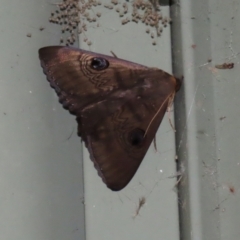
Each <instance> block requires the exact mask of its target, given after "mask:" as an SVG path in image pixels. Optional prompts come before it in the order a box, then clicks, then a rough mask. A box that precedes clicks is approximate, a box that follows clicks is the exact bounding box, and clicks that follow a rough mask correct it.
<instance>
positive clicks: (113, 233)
mask: <svg viewBox="0 0 240 240" xmlns="http://www.w3.org/2000/svg"><path fill="white" fill-rule="evenodd" d="M102 2H103V1H102ZM163 9H164V14H168V11H169V8H168V7H167V6H166V7H164V8H163ZM145 30H146V27H145V26H143V25H142V24H135V23H132V22H131V23H129V24H127V25H125V26H122V25H121V19H119V17H118V15H117V14H116V12H115V11H109V10H107V9H105V8H103V9H102V17H101V24H100V27H98V28H97V27H95V28H88V30H87V37H88V38H89V39H90V40H91V41H92V43H93V44H92V46H90V47H89V46H87V44H86V43H85V42H84V41H83V40H84V38H83V37H82V38H80V47H81V48H84V49H87V50H91V51H93V52H99V53H104V54H108V55H111V53H110V51H113V52H114V53H115V54H116V55H117V57H119V58H123V59H126V60H129V61H134V62H138V63H141V64H144V65H147V66H150V67H158V68H161V69H163V70H165V71H168V72H171V41H170V28H169V27H167V28H166V29H164V32H163V36H162V37H161V38H159V39H158V42H157V45H156V46H153V45H152V40H151V38H150V37H149V36H148V35H147V34H146V33H145ZM170 117H171V118H172V119H173V113H171V114H170ZM157 150H158V152H156V151H155V150H154V147H153V146H151V147H150V149H149V151H148V153H147V156H146V157H145V159H144V160H143V162H142V164H141V166H140V168H139V170H138V171H137V173H136V175H135V176H134V178H133V179H132V181H131V182H130V184H129V185H128V186H127V187H126V188H125V189H123V190H122V191H120V192H112V191H111V190H109V189H108V188H107V187H106V186H105V184H104V183H103V182H102V180H101V179H100V177H99V176H98V175H97V171H96V170H95V168H94V167H93V163H92V162H91V161H90V160H89V153H88V151H87V150H86V149H85V148H84V182H85V187H84V189H85V206H86V210H85V212H86V238H87V239H89V240H90V239H91V240H93V239H98V240H106V239H111V240H118V239H124V240H128V239H129V240H132V239H138V240H146V239H151V240H155V239H174V240H177V239H179V230H178V209H177V204H178V197H177V193H176V191H175V189H174V185H175V183H176V178H171V176H173V175H174V174H175V173H176V166H175V142H174V132H173V130H172V128H171V126H170V124H169V121H168V118H167V116H166V118H165V119H164V120H163V122H162V124H161V127H160V128H159V131H158V133H157ZM141 197H145V198H146V204H145V205H144V206H143V208H142V209H141V211H140V215H138V216H136V217H135V218H134V215H135V213H136V209H137V205H138V202H139V198H141Z"/></svg>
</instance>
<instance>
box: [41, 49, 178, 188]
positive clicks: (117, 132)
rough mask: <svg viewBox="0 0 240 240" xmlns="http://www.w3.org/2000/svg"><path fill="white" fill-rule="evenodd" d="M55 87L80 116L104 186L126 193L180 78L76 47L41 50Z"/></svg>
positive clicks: (64, 102)
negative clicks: (127, 186)
mask: <svg viewBox="0 0 240 240" xmlns="http://www.w3.org/2000/svg"><path fill="white" fill-rule="evenodd" d="M39 58H40V61H41V65H42V68H43V71H44V73H45V74H46V76H47V79H48V81H49V82H50V85H51V86H52V87H53V88H54V89H55V91H56V93H57V94H58V96H59V101H60V103H62V105H63V107H64V108H66V109H67V110H69V112H70V113H72V114H74V115H75V116H76V120H77V123H78V135H79V136H80V137H81V138H82V140H83V141H84V143H85V146H86V147H87V149H88V150H89V153H90V158H91V160H92V161H93V163H94V166H95V168H96V169H97V171H98V174H99V176H100V177H101V178H102V180H103V182H104V183H105V184H106V185H107V187H108V188H110V189H111V190H113V191H119V190H121V189H123V188H124V187H125V186H126V185H127V184H128V183H129V182H130V180H131V179H132V177H133V176H134V174H135V173H136V171H137V169H138V167H139V165H140V164H141V162H142V160H143V158H144V156H145V154H146V152H147V150H148V148H149V146H150V144H151V142H152V140H153V139H154V137H155V134H156V132H157V129H158V127H159V125H160V123H161V121H162V119H163V116H164V114H165V112H166V110H167V107H168V106H169V105H170V104H171V103H172V101H173V98H174V95H175V93H176V91H178V89H179V88H180V85H181V83H180V80H178V79H176V78H174V77H173V76H172V75H170V74H168V73H166V72H164V71H162V70H160V69H158V68H149V67H145V66H143V65H140V64H136V63H132V62H129V61H126V60H122V59H119V58H115V57H110V56H106V55H102V54H98V53H93V52H89V51H85V50H81V49H77V48H72V47H63V46H50V47H44V48H41V49H39Z"/></svg>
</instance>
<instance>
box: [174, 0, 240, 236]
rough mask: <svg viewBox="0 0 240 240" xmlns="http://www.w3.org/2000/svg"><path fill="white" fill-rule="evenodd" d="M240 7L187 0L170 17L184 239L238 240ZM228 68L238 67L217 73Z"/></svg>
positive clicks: (235, 3)
mask: <svg viewBox="0 0 240 240" xmlns="http://www.w3.org/2000/svg"><path fill="white" fill-rule="evenodd" d="M239 4H240V2H239V1H233V0H232V1H215V0H212V1H211V0H204V1H188V0H183V1H180V2H179V4H177V5H175V6H174V7H173V11H172V16H173V29H172V32H173V49H174V51H173V52H174V71H175V72H176V73H182V72H183V75H184V87H183V88H182V90H181V94H180V95H179V96H178V97H177V100H176V102H177V105H176V106H175V108H176V109H177V115H176V119H177V121H176V124H177V129H178V133H177V146H176V147H177V151H178V153H177V154H178V155H179V161H180V165H181V166H183V168H184V170H185V171H184V174H183V178H182V180H181V183H180V187H181V188H180V190H181V191H180V216H181V217H180V222H181V234H182V239H184V240H187V239H192V240H193V239H194V240H209V239H215V240H217V239H218V240H219V239H224V240H225V239H228V240H235V239H239V235H240V229H239V222H240V208H239V204H240V195H239V189H240V160H239V159H240V153H239V145H240V130H239V129H240V125H239V120H238V116H239V104H240V99H239V88H240V81H239V48H240V45H239V39H240V33H239V22H240V19H239V18H240V12H239ZM210 59H211V61H210ZM225 62H226V63H229V62H233V63H235V67H234V69H231V70H220V69H216V68H215V65H216V64H222V63H225ZM231 189H234V192H231Z"/></svg>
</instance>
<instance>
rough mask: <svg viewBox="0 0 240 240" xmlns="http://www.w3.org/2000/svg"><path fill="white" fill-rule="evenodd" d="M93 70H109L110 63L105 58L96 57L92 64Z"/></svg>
mask: <svg viewBox="0 0 240 240" xmlns="http://www.w3.org/2000/svg"><path fill="white" fill-rule="evenodd" d="M90 65H91V68H92V69H94V70H97V71H101V70H104V69H106V68H108V66H109V62H108V60H106V59H105V58H102V57H94V58H92V59H91V62H90Z"/></svg>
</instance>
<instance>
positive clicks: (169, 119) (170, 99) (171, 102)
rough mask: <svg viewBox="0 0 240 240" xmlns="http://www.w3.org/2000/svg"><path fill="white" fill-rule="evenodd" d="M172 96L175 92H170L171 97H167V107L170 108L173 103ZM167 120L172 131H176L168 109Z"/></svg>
mask: <svg viewBox="0 0 240 240" xmlns="http://www.w3.org/2000/svg"><path fill="white" fill-rule="evenodd" d="M174 96H175V93H174V94H172V97H171V96H170V98H169V102H168V109H171V106H172V104H173V99H174ZM168 121H169V124H170V126H171V128H172V130H173V131H174V132H176V129H175V127H174V126H173V123H172V120H171V117H170V111H169V110H168Z"/></svg>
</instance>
